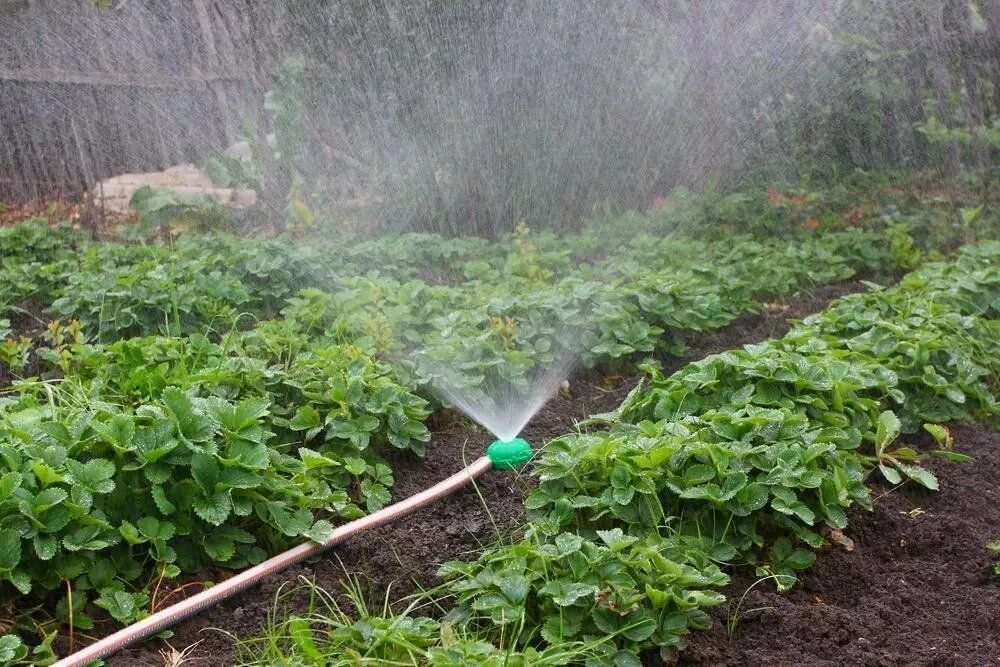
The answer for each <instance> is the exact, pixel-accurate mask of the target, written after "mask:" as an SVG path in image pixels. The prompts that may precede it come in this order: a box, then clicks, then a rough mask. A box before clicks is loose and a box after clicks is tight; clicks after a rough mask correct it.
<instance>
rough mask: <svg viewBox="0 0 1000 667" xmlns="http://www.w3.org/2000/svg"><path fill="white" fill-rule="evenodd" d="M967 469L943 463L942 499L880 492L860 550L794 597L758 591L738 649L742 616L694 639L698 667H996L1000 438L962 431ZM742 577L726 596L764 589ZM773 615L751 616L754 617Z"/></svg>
mask: <svg viewBox="0 0 1000 667" xmlns="http://www.w3.org/2000/svg"><path fill="white" fill-rule="evenodd" d="M951 430H952V434H953V435H954V437H955V443H956V447H957V448H958V449H959V450H960V451H963V452H967V453H969V454H971V455H973V456H974V458H975V461H973V462H972V463H966V464H956V463H946V462H941V463H938V464H936V465H935V466H934V472H935V474H936V475H937V476H938V478H939V480H940V482H941V490H940V491H938V492H932V491H928V490H926V489H923V488H921V487H919V486H918V485H916V484H913V483H908V484H904V485H903V486H902V487H900V488H897V489H893V488H892V487H886V486H884V485H882V486H880V485H878V484H875V485H873V489H872V490H873V494H872V497H873V498H875V499H877V500H875V510H874V512H871V513H869V512H865V511H863V510H856V511H854V512H852V513H851V518H850V525H849V527H848V528H847V530H846V531H845V532H846V534H847V535H848V536H849V537H850V538H851V539H852V540H853V541H854V549H853V550H852V551H847V550H845V549H842V548H833V547H831V548H828V549H826V550H824V552H823V553H822V554H820V556H819V557H818V558H817V560H816V565H815V566H814V567H812V568H811V569H810V570H808V571H807V572H805V574H804V575H802V577H801V581H800V584H799V585H797V586H796V587H795V588H793V589H792V590H791V591H790V592H788V593H786V594H778V593H776V592H775V590H774V587H773V586H768V585H766V582H765V584H762V585H759V586H757V587H755V588H754V589H753V590H752V591H751V592H750V593H749V594H748V595H747V596H746V598H745V599H744V600H743V603H742V605H741V606H742V609H743V613H744V614H745V616H744V618H743V619H742V620H741V621H740V623H739V625H738V627H737V628H736V631H735V633H734V636H733V639H732V640H731V641H730V639H729V637H728V629H727V621H728V620H729V618H730V616H729V613H730V612H731V611H733V610H732V609H727V607H726V606H725V605H723V606H722V607H721V608H719V609H717V610H715V613H714V614H713V616H714V617H715V623H714V624H713V626H712V628H711V629H710V630H709V631H708V632H705V633H702V634H695V635H693V636H692V638H691V641H690V646H689V648H688V649H687V650H686V651H685V652H684V653H683V654H682V657H681V664H686V665H687V664H689V665H718V666H726V665H733V666H735V665H970V666H971V665H988V664H996V662H997V658H998V656H1000V616H998V614H997V610H998V609H1000V579H998V578H996V577H995V576H991V572H992V562H991V559H990V555H989V551H987V549H986V546H985V545H986V543H987V542H988V541H989V540H990V539H992V538H994V537H996V533H997V530H998V527H1000V491H998V490H997V488H996V480H997V478H998V477H1000V432H997V431H994V430H991V429H989V428H988V427H985V426H953V427H952V429H951ZM752 575H753V573H752V572H750V571H744V572H739V571H737V572H735V573H734V576H733V581H732V583H731V584H730V586H729V587H728V589H727V590H726V597H727V598H728V599H729V600H731V601H733V602H734V603H735V602H736V601H739V599H740V597H741V596H742V595H743V593H744V591H746V589H747V588H748V587H749V586H751V585H752V584H753V583H754V581H755V580H756V578H755V577H753V576H752ZM760 608H765V609H764V610H763V611H759V612H753V613H746V610H750V609H760Z"/></svg>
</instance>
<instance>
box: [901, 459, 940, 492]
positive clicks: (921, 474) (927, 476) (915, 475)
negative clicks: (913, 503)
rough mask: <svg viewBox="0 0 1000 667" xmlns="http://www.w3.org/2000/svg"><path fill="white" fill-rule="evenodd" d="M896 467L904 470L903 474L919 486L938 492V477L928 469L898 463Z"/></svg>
mask: <svg viewBox="0 0 1000 667" xmlns="http://www.w3.org/2000/svg"><path fill="white" fill-rule="evenodd" d="M896 467H897V468H899V469H900V470H902V471H903V474H905V475H906V476H907V477H909V478H910V479H912V480H913V481H915V482H917V483H918V484H920V485H922V486H925V487H927V488H928V489H930V490H932V491H937V490H938V481H937V477H935V476H934V473H932V472H931V471H930V470H928V469H927V468H924V467H922V466H918V465H912V464H908V463H897V464H896Z"/></svg>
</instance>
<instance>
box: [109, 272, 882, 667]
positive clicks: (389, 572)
mask: <svg viewBox="0 0 1000 667" xmlns="http://www.w3.org/2000/svg"><path fill="white" fill-rule="evenodd" d="M861 289H863V286H862V285H861V284H860V283H857V282H845V283H839V284H836V285H829V286H824V287H820V288H817V289H816V290H814V291H813V292H811V293H810V294H808V295H805V296H804V297H803V298H800V299H797V300H794V301H788V302H785V303H782V304H772V306H771V307H769V308H767V309H765V310H764V311H763V312H761V313H757V314H748V315H744V316H741V317H740V318H739V319H738V320H737V321H735V322H734V323H733V324H731V325H729V326H727V327H724V328H723V329H720V330H717V331H715V332H712V333H711V334H709V335H706V336H703V337H701V338H700V339H698V340H697V341H695V342H693V343H692V345H691V346H690V347H689V349H688V351H687V353H686V354H685V356H684V357H682V358H677V359H674V360H673V361H672V362H671V363H670V366H668V370H669V369H672V368H674V367H680V366H681V365H683V364H684V363H687V362H688V361H691V360H694V359H698V358H701V357H704V356H706V355H708V354H713V353H716V352H720V351H722V350H726V349H730V348H732V347H738V346H740V345H743V344H746V343H752V342H759V341H762V340H765V339H767V338H771V337H775V336H781V335H783V334H784V333H785V331H787V329H788V319H790V318H791V319H796V318H801V317H804V316H805V315H807V314H809V313H812V312H816V311H818V310H821V309H823V307H824V306H825V305H826V304H827V302H828V301H830V300H831V299H834V298H836V297H839V296H842V295H844V294H848V293H852V292H856V291H859V290H861ZM612 380H613V386H611V387H608V386H605V382H604V379H603V378H601V377H599V376H597V375H596V374H593V373H588V374H585V375H581V376H579V377H577V378H574V379H573V380H571V390H572V397H571V398H567V397H564V396H556V397H555V398H554V399H553V400H552V401H551V402H550V403H549V404H548V405H547V406H546V407H545V408H544V409H543V410H542V411H541V412H540V413H539V414H538V415H536V417H535V418H534V419H533V420H532V422H531V423H530V424H529V427H528V430H527V432H526V434H525V435H526V437H527V438H528V439H529V440H530V441H533V442H545V441H547V440H549V439H552V438H554V437H556V436H559V435H562V434H563V433H565V432H566V431H567V430H569V429H571V428H572V427H573V426H574V424H575V422H576V421H577V420H581V419H584V418H586V417H588V416H589V415H592V414H595V413H600V412H605V411H607V410H610V409H612V408H614V407H615V406H617V405H618V404H619V403H620V402H621V401H622V399H623V398H624V397H625V394H626V393H627V392H628V390H629V389H630V388H631V387H633V386H634V385H635V383H636V382H637V381H638V376H636V375H628V376H626V377H621V378H612ZM490 439H491V437H490V436H489V435H488V434H485V433H483V432H481V431H477V430H473V429H468V428H465V427H462V426H461V425H456V426H455V427H453V428H451V429H445V430H438V431H435V432H434V433H433V435H432V438H431V445H432V446H430V447H428V450H427V457H426V459H424V460H419V459H416V458H415V457H411V456H409V455H405V454H404V455H397V456H396V457H395V459H394V460H391V463H392V467H393V470H394V471H396V484H395V487H394V490H393V496H394V498H397V499H398V498H403V497H406V496H408V495H411V494H413V493H416V492H417V491H420V490H422V489H424V488H426V487H427V486H429V485H430V484H433V483H434V482H436V481H438V480H440V479H442V478H444V477H446V476H447V475H449V474H451V473H452V472H454V471H455V469H456V467H457V466H459V465H461V462H462V461H463V460H466V459H471V458H475V457H477V456H479V455H480V453H481V452H482V451H483V448H484V447H485V445H486V444H488V442H489V441H490ZM532 482H533V478H531V477H527V476H516V475H500V474H491V475H487V476H485V477H483V478H481V480H480V482H479V493H480V494H481V495H482V498H483V499H485V501H486V505H487V506H488V507H489V508H490V512H489V513H486V512H485V511H484V509H483V501H482V500H481V499H480V497H479V495H477V493H476V492H475V491H472V490H466V491H462V492H460V493H458V494H456V495H454V496H450V497H448V498H446V499H444V500H442V501H440V502H438V503H436V504H434V505H432V506H431V507H429V508H427V509H424V510H421V511H420V512H418V513H415V514H413V515H412V516H410V517H408V518H406V519H404V520H403V521H402V522H400V523H399V524H396V525H392V526H388V527H385V528H381V529H378V530H375V531H372V532H370V533H366V534H365V535H363V536H361V537H360V538H358V539H355V540H352V541H351V542H349V543H347V544H345V545H343V546H342V547H338V548H337V549H335V550H333V551H330V552H328V553H327V555H326V556H324V557H323V558H322V559H320V560H318V561H316V562H315V563H311V564H308V565H304V566H297V567H295V568H292V569H291V570H288V571H286V572H285V573H283V574H282V575H280V576H278V577H275V578H273V579H272V580H270V581H267V582H265V583H264V584H263V585H262V586H260V587H259V588H257V589H252V590H250V591H248V592H247V593H244V594H243V595H241V596H239V597H238V598H236V599H233V600H230V601H227V602H224V603H223V604H221V605H219V606H218V607H215V608H212V609H209V610H206V611H205V612H204V613H202V614H200V615H198V616H195V617H193V618H191V619H189V620H187V621H185V622H184V623H182V624H180V625H178V626H177V627H176V628H174V631H175V633H176V634H175V636H174V637H173V638H172V639H170V640H169V643H170V645H171V646H174V647H176V648H178V649H181V648H184V647H187V646H190V645H193V644H196V643H197V645H196V646H195V647H194V649H193V650H192V651H191V653H190V657H191V658H192V659H193V660H196V661H197V660H200V659H205V660H206V661H211V662H212V663H215V664H230V663H231V662H232V660H233V659H234V657H233V643H232V641H231V640H230V638H229V637H228V636H226V635H225V634H223V633H222V632H216V631H214V629H218V630H222V631H224V632H228V633H232V634H234V635H236V636H246V635H250V634H254V633H257V632H259V631H260V629H261V627H262V626H263V625H264V623H265V622H266V620H267V617H268V615H269V614H270V613H271V612H272V611H273V609H274V603H275V596H276V595H277V594H278V593H279V591H286V592H287V591H288V590H289V589H291V588H293V587H294V586H296V584H297V583H298V581H299V578H300V577H306V578H308V579H311V580H315V581H316V583H317V584H319V585H320V586H322V587H324V588H326V589H328V590H331V591H334V592H336V591H338V590H342V589H341V585H342V582H343V580H344V578H345V573H351V574H353V575H358V576H359V578H360V580H361V581H362V583H363V584H364V585H365V586H366V587H367V588H368V590H369V591H370V593H371V596H372V597H373V598H374V599H379V598H381V597H382V596H384V595H385V594H386V593H389V594H390V596H391V597H392V598H393V599H395V598H398V597H401V596H403V595H406V594H407V593H411V592H414V590H415V589H416V587H415V583H414V582H419V583H420V585H422V586H427V585H434V584H435V583H438V582H439V581H440V579H439V578H438V576H437V568H438V566H439V565H440V564H441V563H442V562H444V561H447V560H450V559H456V558H469V557H471V554H472V553H473V552H474V551H476V550H478V549H480V548H481V547H482V546H483V545H484V544H489V543H491V542H493V541H494V540H495V539H496V538H497V533H498V532H499V534H500V535H502V536H507V535H509V534H511V533H512V532H514V530H515V529H516V528H517V526H519V525H520V524H521V523H522V522H523V519H524V495H525V493H526V492H527V491H528V490H529V489H530V485H531V484H532ZM213 576H214V573H208V578H213ZM194 590H197V589H194ZM306 604H307V600H306V598H305V596H303V595H299V596H293V597H292V598H290V599H286V600H283V602H282V608H283V609H284V608H286V607H287V608H288V609H289V610H290V611H292V612H295V611H301V610H302V609H304V607H305V605H306ZM108 630H109V631H110V630H111V628H110V627H108ZM163 648H164V645H163V643H162V642H157V641H150V642H146V643H144V644H141V645H139V646H136V647H133V648H131V649H127V650H125V651H123V652H121V653H120V654H118V655H117V656H114V657H112V658H111V659H110V660H109V661H108V665H109V666H112V665H119V666H122V667H124V666H125V665H137V664H160V663H161V662H162V658H161V656H160V651H161V650H163ZM194 664H198V663H197V662H195V663H194Z"/></svg>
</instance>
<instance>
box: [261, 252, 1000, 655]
mask: <svg viewBox="0 0 1000 667" xmlns="http://www.w3.org/2000/svg"><path fill="white" fill-rule="evenodd" d="M998 360H1000V244H998V243H984V244H982V245H980V246H977V247H970V248H967V249H965V250H964V251H963V252H962V253H961V254H960V255H959V257H958V258H957V259H956V260H955V261H954V262H949V263H939V264H931V265H928V266H927V267H925V268H924V269H922V270H921V271H918V272H916V273H914V274H911V275H909V276H908V277H906V278H905V279H904V280H903V281H902V282H901V283H900V284H899V285H898V286H896V287H893V288H891V289H875V290H873V291H871V292H868V293H865V294H858V295H854V296H850V297H847V298H844V299H842V300H840V301H838V302H837V303H835V304H834V305H833V306H832V307H830V308H829V309H827V310H826V311H824V312H823V313H821V314H819V315H817V316H813V317H810V318H808V319H807V320H805V321H803V322H802V323H800V324H798V325H797V326H795V327H794V328H793V330H792V331H791V332H790V333H789V334H788V335H787V336H785V337H784V338H782V339H779V340H775V341H771V342H767V343H763V344H760V345H753V346H748V347H746V348H745V349H743V350H736V351H731V352H727V353H723V354H719V355H714V356H711V357H708V358H706V359H705V360H703V361H700V362H696V363H693V364H690V365H688V366H686V367H685V368H683V369H681V370H680V371H678V372H677V373H675V374H673V375H671V376H669V377H663V376H661V375H659V374H657V373H656V372H655V370H653V369H650V371H651V376H650V379H649V380H648V381H647V382H646V383H644V384H643V385H642V386H640V387H639V388H637V389H636V391H634V392H633V393H632V394H631V395H630V396H629V397H628V398H627V400H626V401H625V402H624V403H623V404H622V406H621V407H620V408H619V409H618V410H617V411H616V412H614V413H612V414H609V415H603V416H599V417H596V418H595V419H594V420H592V421H591V422H590V423H589V424H588V425H587V429H585V430H584V431H583V432H580V433H577V434H574V435H570V436H566V437H563V438H560V439H557V440H555V441H553V442H551V443H549V444H548V445H546V447H545V448H544V451H543V452H542V454H541V455H540V457H539V458H538V460H537V461H536V463H535V465H534V468H533V475H535V476H536V477H537V479H538V487H537V489H536V490H535V491H534V492H532V494H531V495H530V496H529V497H528V499H527V501H526V506H527V508H528V511H529V517H530V520H529V522H528V524H527V527H526V534H525V536H524V538H523V539H521V540H518V541H515V542H513V543H510V544H505V545H500V546H497V547H493V548H490V549H487V550H486V551H485V552H484V553H483V554H482V555H481V556H480V557H478V558H477V559H476V560H474V561H471V562H453V563H448V564H447V565H445V566H444V567H443V568H442V570H441V574H442V576H443V577H444V579H445V585H444V587H443V590H444V592H445V593H446V594H447V595H449V596H451V597H452V598H453V601H454V603H455V604H454V607H453V609H452V610H451V611H450V612H449V613H448V614H447V616H446V617H445V618H444V619H443V621H441V620H432V619H428V618H414V617H412V616H409V615H404V616H401V617H390V618H381V617H378V616H377V615H370V616H366V617H362V618H354V619H352V618H350V617H348V616H343V617H340V618H339V620H337V621H336V622H331V620H330V619H329V618H326V619H325V623H326V624H325V625H323V626H321V627H314V628H310V626H309V619H292V620H291V621H288V624H287V625H286V626H283V627H282V628H280V629H279V630H278V632H277V633H276V635H275V636H278V637H282V636H283V637H285V638H286V639H279V640H277V641H274V639H273V637H272V643H271V644H270V646H271V649H272V650H278V651H281V652H283V653H284V654H285V656H286V657H288V658H289V659H292V660H294V659H296V657H299V658H304V657H305V656H306V654H307V653H308V654H309V655H312V656H318V655H325V656H327V657H332V656H337V655H343V654H344V653H345V652H348V653H351V654H352V655H355V653H353V652H356V655H360V656H362V657H363V658H364V659H368V660H371V661H373V662H378V661H390V662H393V663H394V664H431V665H436V666H444V665H452V664H478V665H499V664H565V662H566V661H567V660H568V661H571V662H584V661H586V662H588V664H593V665H638V664H639V662H638V659H637V657H636V656H637V655H638V654H639V653H640V652H641V651H643V650H646V649H652V648H658V649H659V650H660V651H661V654H662V655H663V656H664V657H669V656H671V655H674V654H675V653H676V651H677V650H678V649H679V648H681V647H682V646H683V637H684V635H686V634H687V633H689V632H690V631H691V630H694V629H698V628H702V627H705V626H706V624H707V623H708V622H709V617H708V615H707V613H706V611H705V610H706V609H708V608H710V607H712V606H715V605H718V604H719V603H721V602H722V601H723V599H724V598H723V596H722V594H721V593H720V589H721V588H722V587H723V586H724V585H725V584H726V583H727V581H728V578H727V576H726V574H725V573H724V572H723V568H724V567H726V566H728V565H732V564H740V563H746V564H749V565H751V566H753V567H755V568H756V570H757V573H758V575H760V576H766V577H772V578H773V580H774V581H775V582H776V583H777V585H778V586H779V587H781V588H787V587H788V586H791V585H792V584H793V583H794V581H795V575H796V572H797V571H799V570H802V569H804V568H806V567H808V566H809V565H811V564H812V562H813V560H814V558H815V555H814V549H816V548H819V547H821V546H822V545H823V544H825V543H826V542H827V541H828V540H829V539H831V538H833V539H836V538H837V537H838V532H839V531H840V530H842V529H844V528H845V527H846V525H847V519H848V517H847V511H848V510H849V509H851V508H853V507H862V508H865V507H870V505H871V496H870V491H869V488H868V478H869V476H870V475H872V474H873V473H874V471H878V474H880V475H881V476H883V477H884V478H885V479H886V480H887V481H889V482H890V483H897V482H900V481H902V480H903V479H904V478H909V479H911V480H913V481H915V482H916V483H920V484H923V485H925V486H928V487H930V488H936V486H937V481H936V479H935V478H934V476H933V474H932V473H931V472H930V471H929V470H928V469H927V468H925V467H924V466H922V465H921V460H922V458H923V457H925V456H929V455H933V454H938V455H940V456H942V457H944V458H947V459H952V460H966V458H967V457H964V456H963V455H961V454H958V453H956V452H954V451H953V450H952V443H951V440H950V437H949V436H948V432H947V429H946V428H945V427H943V426H940V425H939V424H938V423H937V422H939V421H942V420H956V419H981V420H987V421H994V422H995V421H996V420H997V419H998V418H1000V392H998V379H1000V362H998ZM921 426H923V428H924V429H926V431H927V432H928V433H929V434H930V435H931V436H933V438H934V439H935V440H936V441H937V443H938V444H937V449H936V450H934V451H932V452H923V453H918V452H917V451H916V450H914V449H913V448H912V447H909V446H906V445H900V444H898V443H897V439H898V438H899V437H900V435H901V434H903V433H912V432H914V431H915V430H917V429H919V428H920V427H921ZM362 627H383V628H385V629H386V634H385V635H383V636H384V637H391V639H387V640H385V641H380V642H376V643H366V642H363V641H362V640H361V638H362V637H363V634H361V632H360V630H361V628H362ZM292 628H294V632H290V630H291V629H292ZM456 628H458V629H456ZM286 631H289V632H288V634H282V633H285V632H286ZM261 645H262V644H260V643H259V642H250V643H249V644H247V645H246V646H247V647H249V648H250V649H251V650H257V649H258V648H259V647H260V646H261Z"/></svg>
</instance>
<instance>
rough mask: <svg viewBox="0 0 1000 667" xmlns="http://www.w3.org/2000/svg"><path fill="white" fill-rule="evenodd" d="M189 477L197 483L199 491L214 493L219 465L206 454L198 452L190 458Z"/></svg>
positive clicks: (217, 481) (217, 480)
mask: <svg viewBox="0 0 1000 667" xmlns="http://www.w3.org/2000/svg"><path fill="white" fill-rule="evenodd" d="M191 477H193V478H194V481H195V482H197V484H198V486H200V487H201V490H202V491H204V492H205V493H207V494H212V493H215V487H216V485H217V484H218V483H219V465H218V464H217V463H216V462H215V458H214V457H213V456H210V455H208V454H203V453H201V452H198V453H196V454H193V455H192V456H191Z"/></svg>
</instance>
